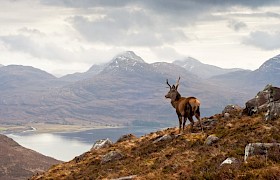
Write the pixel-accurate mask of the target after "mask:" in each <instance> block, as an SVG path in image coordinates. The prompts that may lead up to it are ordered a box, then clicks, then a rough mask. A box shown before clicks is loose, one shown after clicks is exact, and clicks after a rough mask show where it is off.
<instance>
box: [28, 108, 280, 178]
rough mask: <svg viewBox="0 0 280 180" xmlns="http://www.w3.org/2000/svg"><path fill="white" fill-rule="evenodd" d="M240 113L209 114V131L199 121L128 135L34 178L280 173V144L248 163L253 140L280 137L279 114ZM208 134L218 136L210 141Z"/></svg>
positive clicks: (206, 122) (266, 175)
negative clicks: (271, 116) (180, 127)
mask: <svg viewBox="0 0 280 180" xmlns="http://www.w3.org/2000/svg"><path fill="white" fill-rule="evenodd" d="M240 113H241V112H240V111H236V112H235V113H230V116H225V115H223V114H216V115H214V116H212V117H209V118H204V119H203V124H204V127H205V129H206V132H205V133H201V132H200V131H199V125H198V124H197V125H196V126H195V127H197V129H196V133H192V134H190V133H189V132H188V131H189V127H187V130H186V133H185V134H178V128H169V129H164V130H162V131H158V132H152V133H150V134H147V135H145V136H142V137H140V138H136V137H135V136H133V135H127V136H123V137H121V138H120V139H119V140H118V141H117V142H116V143H114V144H113V145H111V146H109V147H104V148H101V149H92V150H91V151H88V152H86V153H84V154H82V155H80V156H78V157H75V158H74V159H73V160H71V161H69V162H66V163H63V164H59V165H56V166H54V167H52V168H51V169H49V170H48V171H46V172H44V173H43V174H40V175H38V176H34V177H32V179H117V178H120V179H122V178H123V179H125V178H126V179H279V177H280V158H279V157H280V149H279V147H278V148H274V149H273V148H272V149H266V151H265V152H266V153H265V154H263V153H261V154H256V155H252V156H249V157H248V159H247V162H246V163H245V162H244V155H245V153H244V149H245V146H246V145H248V143H257V142H261V143H276V142H280V136H279V133H280V119H278V120H275V121H269V122H265V121H264V117H263V115H255V116H252V117H249V116H245V115H243V116H242V115H241V114H240ZM209 135H212V137H215V139H214V140H212V141H209V139H210V138H209ZM210 137H211V136H210ZM209 142H210V143H209ZM276 147H277V146H276ZM262 152H264V151H262ZM228 158H229V159H228ZM225 160H226V161H225Z"/></svg>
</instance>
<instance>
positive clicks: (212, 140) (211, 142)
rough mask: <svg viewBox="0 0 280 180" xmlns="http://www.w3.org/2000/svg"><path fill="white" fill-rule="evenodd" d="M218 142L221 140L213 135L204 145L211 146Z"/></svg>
mask: <svg viewBox="0 0 280 180" xmlns="http://www.w3.org/2000/svg"><path fill="white" fill-rule="evenodd" d="M218 140H219V138H218V137H217V136H216V135H214V134H212V135H210V136H208V137H207V138H206V140H205V142H204V144H206V145H208V146H210V145H212V144H214V143H215V142H217V141H218Z"/></svg>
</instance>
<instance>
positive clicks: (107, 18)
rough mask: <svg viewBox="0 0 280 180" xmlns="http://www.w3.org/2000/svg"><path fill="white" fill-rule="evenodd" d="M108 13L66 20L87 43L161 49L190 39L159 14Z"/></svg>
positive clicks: (140, 12) (138, 11)
mask: <svg viewBox="0 0 280 180" xmlns="http://www.w3.org/2000/svg"><path fill="white" fill-rule="evenodd" d="M105 13H106V15H104V16H103V17H102V18H97V19H94V18H92V19H91V18H89V17H86V16H74V17H70V18H68V19H67V21H68V22H69V23H70V24H71V25H72V26H73V28H74V29H76V30H77V31H78V32H79V33H80V34H81V36H82V37H84V39H85V40H88V41H90V42H95V43H96V42H97V43H104V44H109V45H112V46H161V45H163V44H165V43H170V44H172V43H174V42H177V41H186V40H188V38H187V36H186V35H185V34H184V31H183V30H182V29H180V28H176V27H172V26H170V25H169V26H168V25H166V24H165V23H166V22H165V21H163V20H162V19H160V17H159V16H158V15H156V14H151V13H149V14H148V13H147V12H145V10H142V9H136V10H131V9H115V10H114V11H108V12H107V11H106V12H105ZM157 18H158V19H157Z"/></svg>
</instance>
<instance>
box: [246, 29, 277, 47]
mask: <svg viewBox="0 0 280 180" xmlns="http://www.w3.org/2000/svg"><path fill="white" fill-rule="evenodd" d="M279 39H280V31H278V32H274V33H268V32H264V31H255V32H251V33H250V35H249V36H248V37H247V38H245V39H244V40H243V43H244V44H247V45H251V46H255V47H258V48H260V49H263V50H275V49H280V41H279Z"/></svg>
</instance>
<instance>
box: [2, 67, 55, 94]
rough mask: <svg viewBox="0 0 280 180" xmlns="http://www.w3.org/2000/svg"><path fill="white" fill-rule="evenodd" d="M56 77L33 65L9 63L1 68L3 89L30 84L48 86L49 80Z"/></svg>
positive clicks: (17, 87) (19, 87) (8, 89)
mask: <svg viewBox="0 0 280 180" xmlns="http://www.w3.org/2000/svg"><path fill="white" fill-rule="evenodd" d="M55 79H56V77H54V76H53V75H51V74H49V73H47V72H45V71H42V70H40V69H36V68H33V67H31V66H21V65H9V66H4V67H2V68H1V69H0V89H1V90H2V91H10V90H15V89H22V88H26V87H29V86H37V87H40V86H44V85H46V86H47V85H49V84H47V82H49V81H53V80H55Z"/></svg>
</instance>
